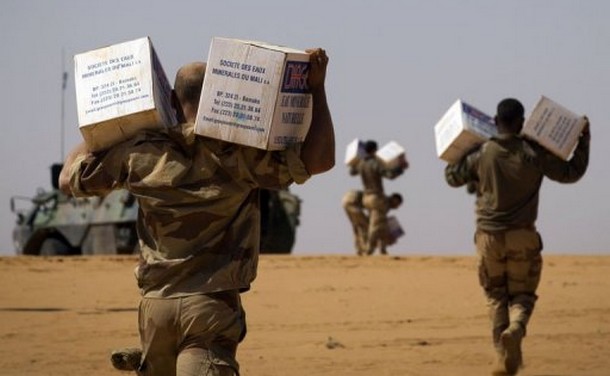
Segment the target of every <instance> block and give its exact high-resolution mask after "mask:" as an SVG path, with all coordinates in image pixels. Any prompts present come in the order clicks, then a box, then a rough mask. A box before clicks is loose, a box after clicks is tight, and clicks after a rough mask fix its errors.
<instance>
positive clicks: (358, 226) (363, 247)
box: [343, 190, 402, 255]
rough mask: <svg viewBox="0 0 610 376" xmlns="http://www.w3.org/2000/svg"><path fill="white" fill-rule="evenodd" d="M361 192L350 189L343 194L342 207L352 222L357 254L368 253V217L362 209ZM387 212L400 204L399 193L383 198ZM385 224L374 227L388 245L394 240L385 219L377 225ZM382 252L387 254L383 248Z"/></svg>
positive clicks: (400, 197)
mask: <svg viewBox="0 0 610 376" xmlns="http://www.w3.org/2000/svg"><path fill="white" fill-rule="evenodd" d="M363 196H364V195H363V192H362V191H359V190H350V191H348V192H347V193H346V194H345V195H344V196H343V209H345V213H346V214H347V217H348V218H349V220H350V222H351V224H352V231H353V232H354V244H355V247H356V251H357V253H358V255H368V254H369V253H368V231H369V217H368V216H367V214H366V212H365V211H364V205H363V202H362V199H363ZM384 205H385V207H386V209H385V212H386V213H387V212H388V210H389V209H396V208H398V207H399V206H400V205H402V196H401V195H400V194H399V193H393V194H392V195H390V196H387V197H386V198H385V203H384ZM380 225H382V226H385V227H382V228H375V231H376V232H379V233H381V234H384V235H382V238H383V240H384V244H385V245H386V246H387V245H390V244H393V243H394V242H395V239H392V237H391V235H390V229H389V228H388V227H387V221H384V222H383V223H381V224H379V223H378V224H377V226H380ZM382 254H387V251H386V250H385V248H384V249H383V250H382Z"/></svg>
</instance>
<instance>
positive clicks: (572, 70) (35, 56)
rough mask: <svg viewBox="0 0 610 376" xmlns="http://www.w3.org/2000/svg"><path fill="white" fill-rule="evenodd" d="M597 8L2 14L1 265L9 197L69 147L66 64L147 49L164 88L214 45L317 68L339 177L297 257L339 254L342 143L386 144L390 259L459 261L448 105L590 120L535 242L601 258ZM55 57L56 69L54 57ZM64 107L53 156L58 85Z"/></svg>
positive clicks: (481, 1) (345, 240) (6, 247)
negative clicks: (586, 161) (119, 47)
mask: <svg viewBox="0 0 610 376" xmlns="http://www.w3.org/2000/svg"><path fill="white" fill-rule="evenodd" d="M609 14H610V2H608V1H605V0H599V1H593V0H590V1H576V0H575V1H564V0H562V1H558V0H552V1H551V0H548V1H533V0H532V1H504V2H500V1H488V0H478V1H474V0H471V1H467V0H463V1H457V0H455V1H449V0H447V1H434V0H420V1H381V0H378V1H370V0H366V1H360V0H357V1H331V0H324V1H322V0H313V1H304V2H295V1H269V0H257V1H232V2H226V1H216V2H213V1H174V2H170V1H150V0H149V1H134V0H130V1H112V0H105V1H76V0H74V1H68V0H54V1H45V0H40V1H31V0H3V1H2V2H1V3H0V45H1V46H2V49H3V51H2V54H1V55H0V56H1V57H0V68H1V69H0V82H1V83H2V91H1V93H0V96H1V99H0V106H1V109H2V114H3V116H4V121H3V127H2V128H3V132H4V133H3V135H2V137H1V139H0V145H1V149H0V150H1V154H0V155H1V156H2V164H1V167H0V173H1V175H2V177H3V179H2V183H1V184H0V254H13V253H14V250H13V246H12V241H11V231H12V229H13V226H14V215H13V214H12V213H11V212H10V209H9V199H10V197H11V196H13V195H25V196H33V195H34V194H35V192H36V190H37V188H38V187H42V188H46V189H48V188H49V187H50V182H49V172H48V171H49V169H48V168H49V166H50V165H51V164H52V163H54V162H58V161H60V160H61V158H62V156H63V155H64V154H65V153H67V152H68V150H69V149H70V148H71V147H72V146H73V145H75V144H76V143H77V142H79V141H80V140H81V136H80V133H79V130H78V127H77V120H76V102H75V97H74V81H73V63H72V61H73V60H72V57H73V55H74V54H76V53H80V52H84V51H88V50H91V49H95V48H98V47H102V46H106V45H109V44H114V43H119V42H124V41H128V40H132V39H136V38H139V37H143V36H150V38H151V40H152V41H153V44H154V46H155V48H156V50H157V53H158V55H159V58H160V60H161V62H162V64H163V66H164V68H165V71H166V73H167V74H168V76H169V79H170V81H173V77H174V75H175V72H176V70H177V68H178V67H179V66H180V65H182V64H184V63H186V62H190V61H194V60H205V59H206V58H207V53H208V48H209V44H210V40H211V38H212V37H214V36H223V37H232V38H244V39H257V40H263V41H267V42H271V43H276V44H283V45H287V46H290V47H295V48H301V49H305V48H309V47H318V46H319V47H323V48H325V49H326V50H327V52H328V55H329V56H330V63H329V68H328V76H327V93H328V99H329V103H330V107H331V111H332V116H333V120H334V123H335V127H336V136H337V162H338V163H337V166H336V167H335V168H334V170H332V171H331V172H329V173H326V174H324V175H320V176H316V177H314V178H312V179H311V180H310V181H309V182H308V183H306V184H305V185H303V186H295V187H294V188H293V191H294V192H296V193H297V194H298V195H299V196H300V197H301V198H302V200H303V206H302V216H301V226H300V227H299V229H298V235H297V236H298V238H297V244H296V247H295V253H296V254H306V253H341V254H353V252H354V251H353V241H352V235H351V231H350V226H349V223H348V221H347V218H346V216H345V214H344V212H343V209H342V208H341V204H340V202H341V197H342V195H343V193H344V192H345V191H347V190H348V189H352V188H358V187H360V180H359V179H358V178H354V177H350V176H349V174H348V173H347V169H346V168H345V166H344V165H343V159H344V152H345V146H346V145H347V144H348V143H349V142H350V141H351V140H353V139H354V138H361V139H369V138H374V139H376V140H377V141H378V142H379V144H380V145H383V144H385V143H386V142H388V141H391V140H394V141H397V142H398V143H400V144H401V145H403V146H404V147H405V148H406V150H407V156H408V159H409V161H410V163H411V168H410V169H409V170H408V171H407V172H406V173H405V174H404V175H403V176H402V177H400V178H398V179H396V180H394V181H390V182H388V183H387V184H386V191H387V192H400V193H402V194H403V196H404V197H405V203H404V205H403V206H402V207H401V208H400V209H399V210H398V211H397V212H396V213H395V214H396V215H397V216H398V219H399V220H400V222H401V223H402V225H403V227H404V228H405V230H406V232H407V234H406V236H405V237H403V238H401V239H400V241H399V243H398V244H397V245H394V246H392V247H391V248H390V249H389V252H390V253H391V254H396V255H402V256H406V255H411V254H472V253H473V248H474V247H473V244H472V238H473V231H474V214H473V197H472V196H468V195H467V194H466V193H465V190H464V189H454V188H450V187H448V186H447V185H446V183H445V181H444V178H443V168H444V166H445V164H444V163H443V162H441V161H440V160H439V159H438V158H437V157H436V151H435V144H434V133H433V127H434V124H435V123H436V121H437V120H438V119H439V118H440V117H441V115H442V114H443V113H444V112H445V111H446V110H447V109H448V107H449V106H450V105H451V104H452V103H453V102H454V101H455V100H456V99H458V98H462V99H463V100H465V101H466V102H469V103H471V104H473V105H474V106H476V107H478V108H480V109H481V110H483V111H485V112H487V113H489V114H490V115H493V113H494V110H495V105H496V104H497V102H498V101H499V100H501V99H503V98H505V97H509V96H510V97H516V98H518V99H520V100H521V101H522V102H523V104H524V105H525V106H526V110H527V111H529V110H531V107H532V106H533V104H534V103H535V102H536V101H537V99H538V98H539V96H540V95H546V96H548V97H550V98H552V99H554V100H556V101H557V102H559V103H561V104H563V105H564V106H566V107H568V108H569V109H571V110H573V111H574V112H577V113H581V114H586V115H588V116H589V118H590V120H591V124H592V126H591V131H592V154H591V162H590V165H589V170H588V171H587V174H586V175H585V176H584V178H583V179H582V180H581V181H579V182H578V183H576V184H572V185H562V184H558V183H555V182H551V181H549V180H546V181H545V182H544V183H543V189H542V196H541V203H540V215H539V220H538V227H539V230H540V231H541V233H542V236H543V239H544V244H545V251H546V252H549V253H609V252H610V199H609V196H610V193H609V189H608V186H609V183H610V172H608V170H607V169H606V167H608V166H607V165H605V163H608V161H609V160H610V159H609V156H608V151H607V149H606V148H607V147H608V146H609V145H610V106H609V105H608V103H609V102H610V47H609V46H610V22H608V15H609ZM62 50H63V51H65V55H64V56H63V57H62ZM62 65H65V67H66V70H67V71H68V73H69V81H68V88H67V90H66V92H65V135H64V136H63V141H64V142H65V145H66V146H65V147H64V150H62V131H61V129H62V126H61V108H62V106H61V98H62V90H61V73H62Z"/></svg>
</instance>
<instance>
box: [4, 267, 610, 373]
mask: <svg viewBox="0 0 610 376" xmlns="http://www.w3.org/2000/svg"><path fill="white" fill-rule="evenodd" d="M135 263H136V259H135V258H134V257H130V256H125V257H96V256H94V257H74V258H43V257H4V258H0V291H1V293H0V375H4V376H12V375H20V376H23V375H54V376H55V375H92V376H95V375H99V376H102V375H108V376H110V375H121V374H130V373H124V372H119V371H115V370H114V369H113V368H112V366H111V364H110V362H109V360H108V355H109V353H110V351H111V350H112V349H113V348H115V347H120V346H137V345H138V337H137V326H136V325H137V324H136V317H137V311H136V307H137V304H138V301H139V296H138V291H137V289H136V286H135V281H134V279H133V268H134V266H135ZM539 295H540V299H539V301H538V305H537V307H536V311H535V314H534V317H533V319H532V321H531V324H530V327H529V334H528V336H527V337H526V339H525V341H524V344H523V349H524V354H525V363H526V367H525V369H523V371H522V372H521V373H520V374H521V375H532V376H534V375H536V376H551V375H553V376H559V375H561V376H564V375H570V376H572V375H583V376H596V375H599V376H601V375H610V256H545V265H544V270H543V278H542V282H541V286H540V289H539ZM243 300H244V305H245V307H246V310H247V313H248V325H249V327H248V328H249V334H248V336H247V338H246V340H245V341H244V343H243V344H242V346H241V347H240V348H239V350H238V360H239V361H240V364H241V369H242V374H243V375H257V376H258V375H260V376H273V375H278V376H285V375H291V376H299V375H303V376H305V375H307V376H311V375H316V376H317V375H333V376H334V375H350V376H357V375H367V376H369V375H392V376H394V375H418V376H419V375H458V376H459V375H488V374H489V373H490V369H491V366H492V361H493V349H492V347H491V342H490V336H489V330H488V322H487V318H486V311H485V302H484V299H483V296H482V293H481V291H480V289H479V286H478V284H477V276H476V269H475V259H474V258H473V257H421V256H420V257H391V256H390V257H381V256H374V257H368V258H358V257H356V256H353V257H351V256H311V257H309V256H268V255H265V256H263V257H262V258H261V262H260V268H259V277H258V279H257V280H256V281H255V283H254V285H253V288H252V290H251V291H250V292H248V293H246V294H245V295H244V296H243Z"/></svg>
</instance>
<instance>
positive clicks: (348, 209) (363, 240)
mask: <svg viewBox="0 0 610 376" xmlns="http://www.w3.org/2000/svg"><path fill="white" fill-rule="evenodd" d="M358 194H359V193H358V192H356V191H350V192H348V193H347V194H346V195H345V196H344V197H343V203H342V205H343V209H345V214H347V218H348V219H349V221H350V223H351V224H352V231H353V233H354V245H355V247H356V251H357V252H358V254H359V255H362V254H364V253H366V250H367V240H368V228H369V218H368V216H367V215H366V214H365V213H364V210H363V207H362V197H361V196H360V197H358ZM360 194H361V193H360Z"/></svg>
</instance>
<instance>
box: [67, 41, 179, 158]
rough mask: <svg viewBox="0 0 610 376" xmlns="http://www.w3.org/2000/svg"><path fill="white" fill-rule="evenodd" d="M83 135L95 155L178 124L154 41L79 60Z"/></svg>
mask: <svg viewBox="0 0 610 376" xmlns="http://www.w3.org/2000/svg"><path fill="white" fill-rule="evenodd" d="M74 71H75V74H74V76H75V85H76V102H77V110H78V124H79V128H80V131H81V133H82V135H83V138H84V139H85V142H86V143H87V145H88V147H89V148H90V149H91V150H92V151H99V150H103V149H106V148H108V147H110V146H113V145H114V144H116V143H119V142H121V141H124V140H127V139H129V138H130V137H132V136H134V135H135V134H136V133H137V132H139V131H140V130H142V129H149V128H159V127H167V126H171V125H174V124H176V117H175V112H174V110H173V108H172V107H171V86H170V84H169V82H168V80H167V77H166V75H165V72H164V71H163V67H162V66H161V63H160V62H159V58H158V57H157V54H156V52H155V50H154V48H153V45H152V43H151V41H150V39H149V38H140V39H136V40H133V41H129V42H125V43H120V44H115V45H112V46H108V47H104V48H100V49H96V50H92V51H88V52H85V53H81V54H78V55H76V56H75V57H74Z"/></svg>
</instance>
